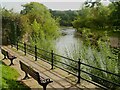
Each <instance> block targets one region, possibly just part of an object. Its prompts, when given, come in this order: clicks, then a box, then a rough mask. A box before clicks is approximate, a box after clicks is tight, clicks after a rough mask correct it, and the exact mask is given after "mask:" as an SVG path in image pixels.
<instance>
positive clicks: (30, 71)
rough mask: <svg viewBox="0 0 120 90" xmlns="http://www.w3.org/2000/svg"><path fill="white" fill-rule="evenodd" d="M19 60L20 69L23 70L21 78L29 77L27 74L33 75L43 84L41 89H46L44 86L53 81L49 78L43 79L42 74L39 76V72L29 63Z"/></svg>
mask: <svg viewBox="0 0 120 90" xmlns="http://www.w3.org/2000/svg"><path fill="white" fill-rule="evenodd" d="M19 62H20V67H21V70H22V71H24V72H25V77H24V78H23V79H26V78H29V77H28V74H29V75H30V76H31V77H33V78H34V79H35V80H36V81H37V82H38V83H39V84H40V85H41V86H43V90H46V87H47V85H48V84H49V83H51V82H53V81H51V80H50V79H49V78H47V79H45V78H43V77H42V76H40V74H39V72H38V71H36V70H35V69H33V68H31V67H30V66H29V65H27V64H25V63H23V62H22V61H19Z"/></svg>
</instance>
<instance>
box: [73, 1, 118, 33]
mask: <svg viewBox="0 0 120 90" xmlns="http://www.w3.org/2000/svg"><path fill="white" fill-rule="evenodd" d="M91 3H92V2H91ZM119 3H120V2H114V3H111V4H110V5H109V6H103V5H102V4H98V5H97V6H94V5H93V6H91V7H89V6H88V7H83V8H82V10H79V15H78V16H77V18H76V20H74V21H73V27H74V28H76V29H77V30H78V31H79V30H80V29H79V28H89V29H91V30H93V29H97V30H107V31H114V29H116V30H117V31H119V29H120V27H119V26H120V25H119V20H120V15H119V14H120V12H119V10H118V9H119V8H120V7H119V6H120V4H119ZM87 4H88V3H87ZM94 4H95V2H94ZM89 5H90V4H89Z"/></svg>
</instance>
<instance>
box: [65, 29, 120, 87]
mask: <svg viewBox="0 0 120 90" xmlns="http://www.w3.org/2000/svg"><path fill="white" fill-rule="evenodd" d="M82 34H83V36H84V37H83V38H84V39H85V41H83V42H82V44H81V45H74V46H72V47H73V48H74V49H73V51H67V53H69V55H68V54H67V53H66V54H67V56H68V57H69V58H72V59H74V60H78V58H80V59H81V62H84V63H86V64H89V65H92V66H94V67H97V68H100V69H103V70H106V71H110V72H112V73H116V74H118V75H119V73H120V69H119V68H120V67H119V59H118V55H115V54H114V53H112V52H113V51H112V49H111V48H110V46H109V39H108V36H107V33H106V32H104V35H103V36H101V37H99V38H98V39H97V40H95V41H93V42H95V43H97V46H95V45H94V44H93V42H91V39H90V38H89V34H91V33H90V30H89V29H87V30H83V32H82ZM118 53H119V52H118ZM108 57H111V58H108ZM69 64H70V65H73V66H75V67H76V66H77V65H76V64H74V63H72V62H69ZM82 69H83V70H85V71H88V72H90V73H92V74H94V75H96V76H99V77H102V78H105V79H107V80H110V81H112V82H116V83H119V81H120V78H119V77H116V76H114V75H111V74H108V73H104V72H101V71H99V70H96V69H92V68H89V67H86V66H82ZM70 70H73V69H71V68H70ZM73 72H75V70H73ZM81 75H82V77H84V78H87V79H92V80H93V81H95V82H98V83H100V84H102V85H105V86H108V87H109V88H114V89H115V88H117V87H116V86H114V85H113V84H110V83H107V82H106V81H103V80H100V79H98V78H95V77H93V76H89V75H85V74H83V73H82V74H81Z"/></svg>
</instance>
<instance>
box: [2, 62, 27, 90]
mask: <svg viewBox="0 0 120 90" xmlns="http://www.w3.org/2000/svg"><path fill="white" fill-rule="evenodd" d="M0 67H2V90H29V88H28V87H27V86H25V85H23V84H22V82H20V81H17V78H18V77H19V73H18V72H17V71H16V70H15V69H13V68H11V67H10V66H6V65H5V64H4V63H2V62H1V61H0Z"/></svg>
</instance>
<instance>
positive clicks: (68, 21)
mask: <svg viewBox="0 0 120 90" xmlns="http://www.w3.org/2000/svg"><path fill="white" fill-rule="evenodd" d="M50 12H51V14H52V16H53V18H58V19H59V23H60V25H61V26H72V21H73V20H74V19H75V18H76V16H77V12H78V11H75V10H74V11H71V10H66V11H57V10H50Z"/></svg>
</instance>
